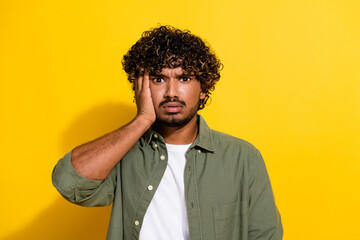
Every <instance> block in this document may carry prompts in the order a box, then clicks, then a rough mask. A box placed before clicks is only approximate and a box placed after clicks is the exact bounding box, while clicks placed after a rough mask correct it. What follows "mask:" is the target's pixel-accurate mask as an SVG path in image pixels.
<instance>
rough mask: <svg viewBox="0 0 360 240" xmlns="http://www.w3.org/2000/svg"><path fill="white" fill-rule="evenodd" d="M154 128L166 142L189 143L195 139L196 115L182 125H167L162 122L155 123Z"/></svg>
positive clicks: (196, 129)
mask: <svg viewBox="0 0 360 240" xmlns="http://www.w3.org/2000/svg"><path fill="white" fill-rule="evenodd" d="M154 128H155V130H156V131H158V132H159V133H160V134H161V136H162V137H163V138H164V141H165V142H166V143H168V144H176V145H185V144H190V143H192V142H194V141H195V139H196V137H197V135H198V125H197V122H196V116H194V118H193V119H191V120H190V122H188V123H187V124H186V125H184V126H180V127H169V126H166V125H164V124H156V123H155V125H154Z"/></svg>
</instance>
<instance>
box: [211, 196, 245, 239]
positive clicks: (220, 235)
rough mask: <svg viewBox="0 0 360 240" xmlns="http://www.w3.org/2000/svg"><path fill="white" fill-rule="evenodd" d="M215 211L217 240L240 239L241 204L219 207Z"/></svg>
mask: <svg viewBox="0 0 360 240" xmlns="http://www.w3.org/2000/svg"><path fill="white" fill-rule="evenodd" d="M213 211H214V223H215V239H218V240H235V239H240V202H235V203H230V204H225V205H218V206H215V207H214V208H213Z"/></svg>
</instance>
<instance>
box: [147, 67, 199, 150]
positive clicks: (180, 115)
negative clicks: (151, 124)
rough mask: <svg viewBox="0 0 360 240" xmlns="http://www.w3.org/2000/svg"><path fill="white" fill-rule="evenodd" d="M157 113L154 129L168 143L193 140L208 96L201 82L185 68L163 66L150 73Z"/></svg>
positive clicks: (184, 142)
mask: <svg viewBox="0 0 360 240" xmlns="http://www.w3.org/2000/svg"><path fill="white" fill-rule="evenodd" d="M149 88H150V92H151V96H152V102H153V106H154V110H155V113H156V121H155V129H156V130H157V131H158V132H159V133H160V134H161V135H162V136H163V137H164V140H165V142H166V143H169V144H188V143H192V142H193V141H194V140H195V138H196V136H197V124H196V113H197V110H198V108H199V100H200V99H204V98H205V94H204V93H203V92H202V91H201V84H200V82H199V81H198V80H196V79H195V77H194V76H193V75H184V74H183V70H182V68H180V67H178V68H164V69H163V70H162V71H161V74H160V75H159V76H150V84H149Z"/></svg>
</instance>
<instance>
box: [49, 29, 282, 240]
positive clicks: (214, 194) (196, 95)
mask: <svg viewBox="0 0 360 240" xmlns="http://www.w3.org/2000/svg"><path fill="white" fill-rule="evenodd" d="M123 66H124V70H125V71H126V73H127V74H128V79H129V81H130V82H131V83H132V86H133V90H134V92H135V100H136V104H137V108H138V111H137V116H136V117H135V118H134V119H133V120H132V121H131V122H130V123H129V124H127V125H125V126H123V127H121V128H119V129H118V130H116V131H114V132H112V133H109V134H107V135H105V136H103V137H101V138H99V139H96V140H94V141H92V142H89V143H87V144H84V145H82V146H79V147H76V148H75V149H74V150H73V151H71V152H70V153H68V154H66V155H65V156H64V158H62V159H60V160H59V162H58V163H57V165H56V166H55V168H54V171H53V184H54V186H55V187H56V188H57V189H58V191H59V192H60V193H61V194H62V195H63V196H64V197H65V198H66V199H68V200H69V201H71V202H73V203H75V204H79V205H82V206H104V205H109V204H111V203H113V210H112V215H111V220H110V225H109V229H108V235H107V239H110V240H115V239H126V240H127V239H144V240H152V239H154V240H155V239H156V240H177V239H181V240H183V239H192V240H196V239H203V240H211V239H220V240H226V239H242V240H251V239H257V240H260V239H263V240H265V239H273V240H277V239H281V238H282V225H281V220H280V215H279V212H278V210H277V208H276V205H275V202H274V197H273V193H272V189H271V185H270V181H269V177H268V174H267V171H266V168H265V164H264V161H263V159H262V157H261V155H260V153H259V151H258V150H257V149H256V148H254V147H253V146H252V145H251V144H249V143H247V142H245V141H243V140H240V139H237V138H235V137H232V136H229V135H226V134H223V133H220V132H216V131H214V130H211V129H210V128H209V127H208V126H207V125H206V123H205V121H204V119H203V118H202V117H201V116H200V115H197V111H198V110H199V109H202V108H204V106H205V104H206V102H207V100H208V98H209V95H210V92H211V91H212V90H213V89H214V85H215V83H216V82H217V81H218V80H219V78H220V74H219V71H220V69H221V67H222V65H221V63H220V61H219V60H218V59H217V58H216V56H215V54H214V53H213V52H212V50H211V49H210V48H209V47H208V46H206V44H205V43H204V42H203V41H202V40H201V39H200V38H199V37H197V36H194V35H192V34H191V33H190V32H188V31H181V30H178V29H175V28H173V27H170V26H160V27H158V28H155V29H152V30H150V31H147V32H144V33H143V35H142V37H141V39H140V40H139V41H138V42H137V43H136V44H135V45H133V46H132V48H131V49H130V50H129V52H128V53H127V54H126V55H125V56H124V59H123Z"/></svg>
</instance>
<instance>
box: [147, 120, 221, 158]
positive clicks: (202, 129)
mask: <svg viewBox="0 0 360 240" xmlns="http://www.w3.org/2000/svg"><path fill="white" fill-rule="evenodd" d="M196 118H197V124H198V126H199V134H198V136H197V137H196V139H195V141H194V142H193V144H192V145H191V148H192V147H195V146H197V147H200V148H202V149H205V150H207V151H209V152H214V151H215V148H214V144H213V139H212V136H211V129H210V128H209V127H208V125H207V124H206V122H205V120H204V118H203V117H202V116H201V115H199V114H197V115H196ZM153 138H157V139H158V140H160V141H164V139H163V138H162V136H161V135H160V134H159V133H158V132H156V131H155V130H153V129H152V128H149V129H148V130H147V131H146V132H145V134H144V135H143V137H142V145H143V146H146V145H148V144H149V143H150V142H151V140H152V139H153Z"/></svg>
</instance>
